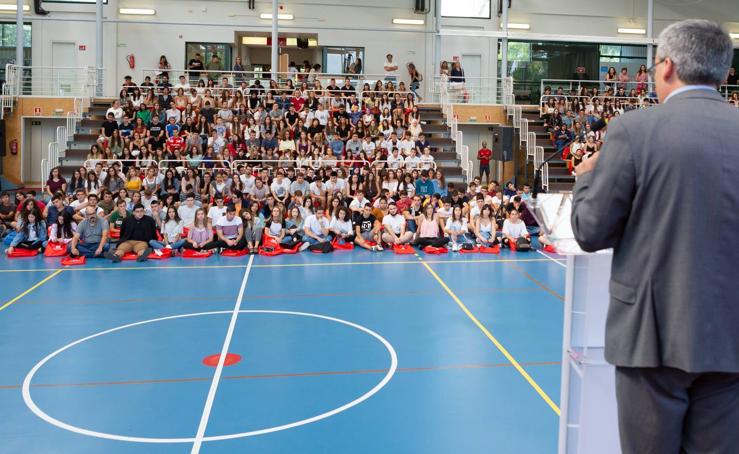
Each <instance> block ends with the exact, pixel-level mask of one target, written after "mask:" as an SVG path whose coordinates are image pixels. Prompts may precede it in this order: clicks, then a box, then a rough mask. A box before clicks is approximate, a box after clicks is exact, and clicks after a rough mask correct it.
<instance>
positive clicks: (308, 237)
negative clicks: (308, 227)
mask: <svg viewBox="0 0 739 454" xmlns="http://www.w3.org/2000/svg"><path fill="white" fill-rule="evenodd" d="M319 238H320V239H318V240H317V239H315V238H313V237H312V236H308V235H306V236H305V241H307V242H308V243H309V244H310V245H311V246H313V245H314V244H320V243H325V242H326V241H328V238H323V237H319Z"/></svg>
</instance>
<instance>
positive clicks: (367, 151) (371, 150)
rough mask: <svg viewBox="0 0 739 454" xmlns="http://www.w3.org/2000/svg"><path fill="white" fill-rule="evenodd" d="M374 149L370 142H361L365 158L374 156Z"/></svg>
mask: <svg viewBox="0 0 739 454" xmlns="http://www.w3.org/2000/svg"><path fill="white" fill-rule="evenodd" d="M375 148H377V145H375V143H374V142H373V141H371V140H370V141H369V142H367V141H366V140H365V141H363V142H362V151H364V152H365V154H366V155H367V156H372V155H373V154H375Z"/></svg>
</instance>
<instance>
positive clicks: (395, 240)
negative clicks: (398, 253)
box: [382, 203, 413, 245]
mask: <svg viewBox="0 0 739 454" xmlns="http://www.w3.org/2000/svg"><path fill="white" fill-rule="evenodd" d="M387 211H388V213H387V214H386V215H385V216H383V218H382V225H383V227H384V229H383V231H384V232H383V234H382V241H384V242H385V243H386V244H390V245H396V244H407V243H410V242H411V241H412V240H413V233H411V232H408V231H407V230H406V228H405V218H404V217H403V215H402V214H400V213H398V207H397V205H395V203H390V204H389V205H388V208H387Z"/></svg>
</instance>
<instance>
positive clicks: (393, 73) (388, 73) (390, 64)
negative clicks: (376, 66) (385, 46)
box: [382, 59, 398, 77]
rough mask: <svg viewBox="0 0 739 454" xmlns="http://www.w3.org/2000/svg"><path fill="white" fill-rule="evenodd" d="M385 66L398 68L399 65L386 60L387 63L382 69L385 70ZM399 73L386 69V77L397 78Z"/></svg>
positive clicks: (395, 70)
mask: <svg viewBox="0 0 739 454" xmlns="http://www.w3.org/2000/svg"><path fill="white" fill-rule="evenodd" d="M385 66H398V64H397V63H395V62H394V61H390V60H388V59H385V63H384V64H383V65H382V67H383V68H385ZM397 73H398V70H397V69H394V70H387V69H385V77H395V76H396V75H397Z"/></svg>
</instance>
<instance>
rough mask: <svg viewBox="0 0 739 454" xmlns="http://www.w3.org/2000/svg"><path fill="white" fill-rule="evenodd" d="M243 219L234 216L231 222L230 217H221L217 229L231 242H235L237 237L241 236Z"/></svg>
mask: <svg viewBox="0 0 739 454" xmlns="http://www.w3.org/2000/svg"><path fill="white" fill-rule="evenodd" d="M242 224H243V223H242V222H241V218H240V217H238V216H234V218H233V219H231V220H230V221H229V220H228V217H226V216H221V218H220V219H218V222H216V224H215V225H216V227H220V228H221V232H223V236H225V237H226V238H228V239H229V240H233V239H234V238H236V237H237V236H239V226H240V225H242Z"/></svg>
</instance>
